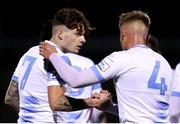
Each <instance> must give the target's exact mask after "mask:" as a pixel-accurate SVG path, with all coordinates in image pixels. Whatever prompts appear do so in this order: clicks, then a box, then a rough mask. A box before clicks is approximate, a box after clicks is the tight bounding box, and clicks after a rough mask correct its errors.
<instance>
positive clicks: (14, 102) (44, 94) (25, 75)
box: [5, 8, 109, 123]
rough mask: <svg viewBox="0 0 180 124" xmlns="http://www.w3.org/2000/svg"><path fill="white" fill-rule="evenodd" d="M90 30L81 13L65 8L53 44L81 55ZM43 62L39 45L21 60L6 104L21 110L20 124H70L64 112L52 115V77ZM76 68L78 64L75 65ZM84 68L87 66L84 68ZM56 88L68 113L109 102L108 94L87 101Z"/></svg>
mask: <svg viewBox="0 0 180 124" xmlns="http://www.w3.org/2000/svg"><path fill="white" fill-rule="evenodd" d="M89 29H90V28H89V23H88V21H87V20H86V18H85V17H84V15H83V14H82V13H81V12H80V11H78V10H76V9H68V8H67V9H62V10H60V11H58V12H57V13H56V14H55V17H54V19H53V30H52V38H51V40H50V41H51V42H50V41H49V43H50V44H53V45H55V46H57V50H59V48H60V49H61V50H62V51H63V52H74V53H78V52H79V50H80V48H81V46H82V45H83V43H84V42H85V38H84V33H85V32H86V31H88V30H89ZM63 58H65V60H68V57H66V56H65V55H64V57H63ZM79 58H81V57H79ZM43 59H44V58H43V57H42V56H41V55H39V46H34V47H32V48H30V49H29V50H28V51H27V52H26V53H25V54H24V55H23V56H22V57H21V59H20V61H19V63H18V65H17V67H16V70H15V72H14V74H13V76H12V79H11V82H10V84H9V88H8V90H7V93H6V96H5V103H6V104H9V105H11V106H13V107H14V108H16V110H17V111H19V119H18V122H19V123H24V122H29V123H56V122H66V121H64V118H63V117H64V116H63V113H61V112H58V114H57V113H56V112H52V110H51V108H50V106H51V104H50V105H49V100H51V99H49V100H48V95H49V94H48V90H49V89H48V88H47V87H48V85H49V83H48V80H49V79H50V77H49V76H51V75H49V73H48V72H47V71H46V70H45V69H44V60H43ZM84 60H85V59H84ZM82 61H83V60H82ZM87 64H88V63H87ZM91 64H92V63H91ZM73 65H75V64H74V63H73ZM84 67H85V65H84V66H83V67H82V68H84ZM52 76H53V75H52ZM53 79H54V77H53V78H52V80H49V81H51V85H53V84H52V82H53ZM61 82H62V81H61ZM56 88H58V89H59V90H58V93H59V92H60V91H61V93H62V95H61V96H58V98H59V101H56V103H57V104H59V105H61V107H62V109H63V110H66V111H70V110H76V109H82V108H89V107H92V106H95V107H97V106H99V105H101V104H102V103H103V102H104V101H107V99H109V98H108V96H109V94H108V93H107V92H102V93H99V94H98V93H95V94H94V95H92V97H91V96H90V95H89V94H88V96H87V95H86V98H85V97H84V96H83V97H81V96H80V97H79V98H85V99H83V100H82V99H81V100H78V99H77V98H76V99H73V98H70V97H65V96H64V91H63V89H64V88H63V87H60V86H58V87H56ZM82 91H84V90H83V88H82V89H80V90H79V92H78V91H77V92H74V91H72V92H71V91H69V94H70V93H72V94H73V95H74V94H75V95H77V94H79V95H80V94H81V93H82ZM76 93H77V94H76ZM73 95H71V96H73ZM68 98H69V99H68ZM68 100H69V101H68ZM70 100H71V101H73V102H77V104H75V103H73V104H72V102H71V101H70ZM78 102H79V103H78ZM61 103H63V104H61ZM76 105H77V107H76ZM78 107H79V108H78ZM59 109H60V108H59ZM87 111H88V110H87ZM71 117H74V119H76V118H77V117H78V116H77V114H71ZM70 121H71V120H70Z"/></svg>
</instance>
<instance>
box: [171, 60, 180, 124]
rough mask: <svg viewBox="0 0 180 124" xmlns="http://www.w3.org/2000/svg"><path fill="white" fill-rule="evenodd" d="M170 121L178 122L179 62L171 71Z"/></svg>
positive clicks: (179, 100) (179, 99)
mask: <svg viewBox="0 0 180 124" xmlns="http://www.w3.org/2000/svg"><path fill="white" fill-rule="evenodd" d="M170 115H171V119H170V121H171V122H172V123H178V122H180V63H179V64H177V66H176V68H175V70H174V71H173V80H172V92H171V98H170Z"/></svg>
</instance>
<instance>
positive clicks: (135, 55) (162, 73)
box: [92, 45, 172, 123]
mask: <svg viewBox="0 0 180 124" xmlns="http://www.w3.org/2000/svg"><path fill="white" fill-rule="evenodd" d="M92 69H93V71H94V72H95V74H96V76H97V78H98V79H100V80H103V79H105V80H107V79H109V78H113V79H114V85H115V87H116V94H117V99H118V108H119V117H120V122H122V123H124V122H133V123H142V122H143V123H145V122H146V123H154V122H156V123H160V122H165V123H166V122H169V98H170V94H171V78H172V74H171V67H170V65H169V64H168V62H167V61H166V60H165V59H164V58H163V57H162V56H161V55H159V54H157V53H156V52H154V51H152V50H151V49H150V48H148V47H146V46H144V45H137V46H135V47H133V48H130V49H128V50H124V51H120V52H114V53H112V54H111V55H109V56H107V57H106V58H105V59H103V60H102V61H101V62H100V63H99V64H98V65H96V68H92Z"/></svg>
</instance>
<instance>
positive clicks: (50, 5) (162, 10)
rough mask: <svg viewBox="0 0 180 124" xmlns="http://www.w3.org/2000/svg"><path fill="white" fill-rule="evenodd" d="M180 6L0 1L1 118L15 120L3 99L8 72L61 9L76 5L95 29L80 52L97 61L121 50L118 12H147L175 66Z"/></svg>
mask: <svg viewBox="0 0 180 124" xmlns="http://www.w3.org/2000/svg"><path fill="white" fill-rule="evenodd" d="M178 5H179V4H178V3H177V2H176V1H159V0H158V1H157V0H104V1H100V0H51V1H50V0H46V1H45V0H36V1H35V0H34V1H33V0H24V1H18V0H14V1H11V0H0V58H1V63H0V122H16V119H17V114H16V113H15V111H13V110H12V109H11V108H9V107H7V106H5V105H4V103H3V100H4V95H5V92H6V90H7V87H8V85H9V82H10V79H11V75H12V73H13V71H14V69H15V67H16V65H17V63H18V61H19V59H20V57H21V56H22V55H23V54H24V53H25V52H26V51H27V50H28V49H29V48H30V47H32V46H34V45H37V44H38V43H39V39H40V38H39V36H40V30H41V28H42V25H43V24H44V23H45V22H46V21H47V20H49V19H52V17H53V15H54V14H55V12H56V11H58V10H59V9H61V8H64V7H70V8H76V9H78V10H80V11H82V12H83V13H84V14H85V16H86V17H87V19H89V21H90V22H91V25H92V26H94V27H96V30H95V31H93V32H91V33H90V34H89V35H88V36H87V37H86V38H87V43H86V44H85V45H84V47H83V48H82V50H81V52H80V54H81V55H84V56H87V57H89V58H91V59H92V60H93V61H94V62H95V63H97V62H99V61H100V60H101V59H102V58H103V57H105V56H106V55H108V54H110V53H111V52H113V51H117V50H120V44H119V30H118V19H119V18H118V17H119V14H121V13H123V12H127V11H131V10H135V9H136V10H143V11H146V12H147V13H148V14H149V16H150V18H151V21H152V25H151V28H150V33H151V34H153V35H154V36H155V37H156V38H157V39H158V41H159V47H160V50H161V53H162V55H163V56H164V57H165V58H166V59H167V60H168V61H169V63H170V65H171V66H172V68H174V67H175V66H176V64H177V63H178V62H180V42H179V40H180V36H179V29H180V23H179V22H180V18H179V17H178V16H179V11H180V10H179V6H178ZM105 87H107V86H105ZM111 89H112V88H111ZM114 96H115V95H114ZM115 120H116V119H115ZM111 122H113V121H112V120H111Z"/></svg>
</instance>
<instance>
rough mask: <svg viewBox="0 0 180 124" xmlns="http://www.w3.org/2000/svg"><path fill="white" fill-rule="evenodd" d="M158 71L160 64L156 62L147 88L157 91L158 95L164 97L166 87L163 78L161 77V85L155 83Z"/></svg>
mask: <svg viewBox="0 0 180 124" xmlns="http://www.w3.org/2000/svg"><path fill="white" fill-rule="evenodd" d="M159 69H160V62H159V61H156V63H155V66H154V69H153V72H152V74H151V77H150V79H149V81H148V88H151V89H159V90H160V95H165V91H167V85H166V84H165V78H164V77H161V83H156V79H157V76H158V72H159Z"/></svg>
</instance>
